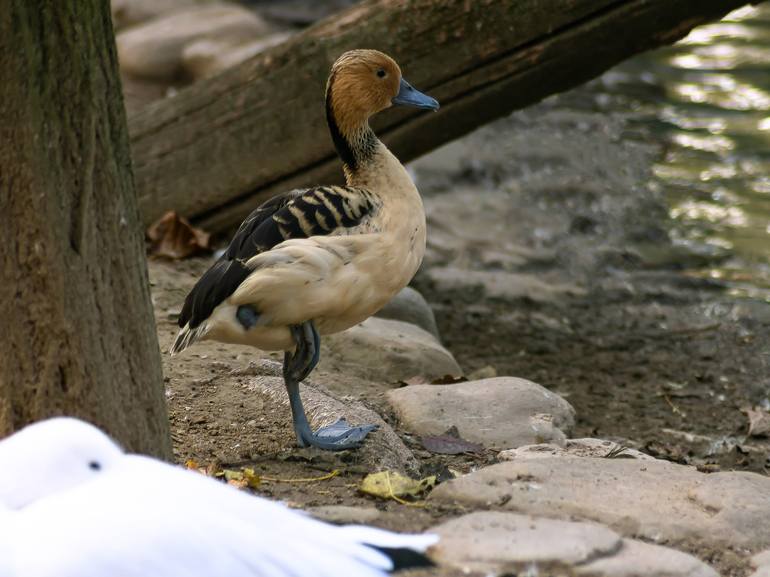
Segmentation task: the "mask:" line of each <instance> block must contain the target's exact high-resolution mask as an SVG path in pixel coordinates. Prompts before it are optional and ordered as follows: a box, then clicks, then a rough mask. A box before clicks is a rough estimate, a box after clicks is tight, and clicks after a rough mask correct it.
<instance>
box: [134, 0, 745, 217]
mask: <svg viewBox="0 0 770 577" xmlns="http://www.w3.org/2000/svg"><path fill="white" fill-rule="evenodd" d="M744 3H745V0H483V1H482V0H368V1H365V2H362V3H361V4H359V5H356V6H354V7H352V8H351V9H350V10H348V11H346V12H344V13H342V14H340V15H336V16H333V17H331V18H329V19H328V20H326V21H323V22H320V23H318V24H317V25H315V26H313V27H311V28H309V29H307V30H306V31H304V32H302V33H301V34H298V35H297V36H295V37H293V38H292V39H290V40H288V41H287V42H285V43H284V44H282V45H280V46H277V47H275V48H273V49H272V50H269V51H268V52H266V53H263V54H261V55H258V56H256V57H255V58H253V59H251V60H249V61H247V62H245V63H243V64H241V65H239V66H236V67H234V68H232V69H230V70H228V71H226V72H225V73H223V74H221V75H220V76H218V77H215V78H212V79H209V80H207V81H204V82H201V83H199V84H196V85H194V86H192V87H190V88H188V89H186V90H183V91H181V92H180V93H179V94H178V95H176V96H175V97H173V98H169V99H167V100H165V101H160V102H157V103H155V104H153V105H151V106H150V107H149V108H148V109H146V110H144V111H142V112H140V113H138V114H137V115H136V116H135V117H133V118H132V119H130V123H129V128H130V132H131V139H132V140H131V143H132V149H133V154H134V164H135V167H136V175H137V190H138V193H139V207H140V210H141V212H142V216H143V219H144V223H145V224H149V223H151V222H153V221H154V220H155V219H157V218H158V217H160V216H161V215H162V214H163V213H164V212H166V211H167V210H172V209H173V210H176V211H178V212H180V213H181V214H183V215H184V216H187V217H189V218H191V219H192V220H193V221H194V222H196V223H198V224H201V225H203V226H204V227H206V228H208V229H209V230H212V231H222V230H226V229H227V228H229V227H232V226H234V225H236V224H238V223H239V222H240V221H241V219H242V218H243V217H244V216H245V215H246V214H248V212H249V211H250V210H252V209H253V208H254V207H255V206H257V205H258V204H259V203H261V202H263V201H264V200H267V199H268V198H270V197H271V196H272V195H274V194H276V193H278V192H282V191H284V190H288V189H291V188H294V187H299V186H307V185H310V184H318V183H326V182H334V181H336V180H339V179H340V177H341V171H340V165H339V161H338V160H337V159H336V157H335V155H334V152H333V148H332V144H331V139H330V138H329V136H328V135H327V132H326V127H325V120H324V108H323V93H324V84H325V82H326V76H327V74H328V72H329V67H330V65H331V63H332V62H333V60H334V59H335V58H336V57H337V56H339V55H340V54H341V53H342V52H343V51H345V50H348V49H351V48H361V47H365V48H378V49H380V50H383V51H384V52H387V53H389V54H391V55H392V56H394V57H395V58H396V60H397V61H398V62H399V63H400V64H401V67H402V70H403V72H404V75H405V76H406V78H408V79H409V81H410V82H411V83H412V84H413V85H414V86H415V87H417V88H418V89H420V90H423V91H425V92H427V93H429V94H430V95H431V96H435V97H436V98H437V99H438V100H439V101H440V102H441V110H439V111H438V112H437V113H425V112H423V113H418V112H415V111H405V110H398V111H396V110H393V111H389V112H386V113H384V114H382V115H381V116H380V117H379V118H378V119H377V121H375V122H374V127H375V129H376V131H377V133H378V134H379V135H380V136H381V138H382V139H383V140H384V141H385V143H386V144H387V145H388V146H389V147H390V148H391V149H392V150H393V151H394V152H395V153H396V155H397V156H399V158H401V159H402V160H403V161H409V160H411V159H413V158H415V157H417V156H419V155H421V154H424V153H425V152H428V151H430V150H432V149H434V148H436V147H438V146H440V145H441V144H444V143H446V142H448V141H450V140H452V139H455V138H458V137H459V136H462V135H463V134H466V133H468V132H470V131H471V130H473V129H475V128H477V127H478V126H481V125H482V124H484V123H486V122H489V121H491V120H493V119H495V118H498V117H500V116H503V115H505V114H508V113H509V112H511V111H512V110H514V109H516V108H521V107H524V106H527V105H528V104H532V103H534V102H537V101H538V100H540V99H541V98H543V97H545V96H547V95H549V94H553V93H555V92H559V91H562V90H565V89H567V88H570V87H572V86H576V85H578V84H580V83H582V82H585V81H586V80H588V79H590V78H592V77H594V76H596V75H598V74H600V73H601V72H603V71H604V70H606V69H608V68H609V67H611V66H613V65H614V64H616V63H618V62H620V61H621V60H623V59H625V58H627V57H629V56H631V55H633V54H636V53H638V52H641V51H643V50H647V49H650V48H653V47H656V46H659V45H662V44H668V43H671V42H673V41H675V40H677V39H679V38H681V37H683V36H684V35H685V34H687V32H688V31H689V30H690V29H692V28H693V27H694V26H696V25H698V24H700V23H702V22H705V21H708V20H713V19H716V18H719V17H721V16H722V15H724V14H726V13H727V12H729V11H730V10H731V9H733V8H736V7H738V6H740V5H742V4H744Z"/></svg>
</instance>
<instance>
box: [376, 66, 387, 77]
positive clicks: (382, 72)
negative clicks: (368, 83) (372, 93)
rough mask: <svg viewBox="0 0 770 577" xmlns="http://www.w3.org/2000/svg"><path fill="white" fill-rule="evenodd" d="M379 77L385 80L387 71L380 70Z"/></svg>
mask: <svg viewBox="0 0 770 577" xmlns="http://www.w3.org/2000/svg"><path fill="white" fill-rule="evenodd" d="M377 76H379V77H380V78H385V71H384V70H383V69H382V68H380V69H379V70H378V71H377Z"/></svg>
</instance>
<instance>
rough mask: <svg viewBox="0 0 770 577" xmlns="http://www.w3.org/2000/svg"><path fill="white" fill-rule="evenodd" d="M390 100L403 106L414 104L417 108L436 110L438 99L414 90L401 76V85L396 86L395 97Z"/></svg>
mask: <svg viewBox="0 0 770 577" xmlns="http://www.w3.org/2000/svg"><path fill="white" fill-rule="evenodd" d="M392 102H393V104H401V105H404V106H416V107H417V108H428V109H430V110H438V101H437V100H436V99H435V98H431V97H430V96H428V95H427V94H423V93H422V92H420V91H419V90H415V88H414V87H413V86H412V85H411V84H409V83H408V82H407V81H406V80H404V79H403V78H402V79H401V85H400V86H399V88H398V94H396V97H395V98H394V99H393V100H392Z"/></svg>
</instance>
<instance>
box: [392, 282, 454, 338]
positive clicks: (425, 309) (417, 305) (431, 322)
mask: <svg viewBox="0 0 770 577" xmlns="http://www.w3.org/2000/svg"><path fill="white" fill-rule="evenodd" d="M377 316H378V317H380V318H382V319H392V320H396V321H404V322H406V323H412V324H413V325H417V326H418V327H420V328H421V329H424V330H426V331H428V332H429V333H430V334H432V335H433V336H434V337H436V339H437V340H441V337H440V336H439V334H438V327H437V326H436V317H435V316H434V315H433V309H431V308H430V305H429V304H428V301H426V300H425V297H423V296H422V295H421V294H420V293H419V292H417V291H416V290H415V289H413V288H412V287H405V288H403V289H402V290H401V292H399V293H398V294H397V295H396V296H395V297H393V299H392V300H391V301H390V302H389V303H388V304H386V305H385V306H384V307H383V308H382V309H380V311H379V312H378V313H377Z"/></svg>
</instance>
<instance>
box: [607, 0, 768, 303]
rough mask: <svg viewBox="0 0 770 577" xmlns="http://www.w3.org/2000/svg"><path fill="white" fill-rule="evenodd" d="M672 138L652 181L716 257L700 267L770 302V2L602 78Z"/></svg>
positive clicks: (682, 226)
mask: <svg viewBox="0 0 770 577" xmlns="http://www.w3.org/2000/svg"><path fill="white" fill-rule="evenodd" d="M602 82H603V84H604V87H603V88H604V89H605V90H607V91H609V92H611V93H612V94H613V96H614V97H615V98H614V100H615V101H616V102H617V99H618V98H619V99H620V102H621V105H622V106H625V107H629V108H630V109H631V110H634V111H635V113H636V116H635V122H638V123H641V124H642V125H643V126H644V127H645V129H646V131H652V133H653V135H654V136H655V138H656V140H659V141H661V142H664V143H665V153H664V156H663V157H662V158H661V159H660V161H659V162H658V163H657V164H656V165H655V167H654V180H653V182H652V183H651V186H654V187H658V188H659V189H660V190H661V191H662V192H663V193H664V194H665V196H666V198H667V199H668V200H669V206H670V212H671V216H672V217H673V218H674V219H675V222H676V226H675V228H674V231H673V233H672V234H673V235H674V237H675V240H676V242H678V243H682V244H685V245H688V246H689V247H690V248H692V249H693V250H695V251H698V252H700V253H706V254H710V255H711V256H712V257H713V258H710V259H708V263H709V264H708V265H705V266H703V267H702V268H699V269H697V270H693V271H691V272H692V274H699V275H707V276H709V277H712V278H718V279H722V280H723V281H724V282H725V283H726V284H727V286H728V287H729V290H730V292H731V293H732V294H734V295H736V296H745V297H753V298H760V299H764V300H767V301H768V302H770V6H768V5H762V6H758V7H746V8H741V9H739V10H736V11H735V12H732V13H731V14H730V15H728V16H727V17H726V18H725V19H724V20H722V21H721V22H717V23H713V24H709V25H705V26H701V27H699V28H697V29H695V30H693V31H692V32H691V33H690V35H689V36H688V37H687V38H685V39H684V40H682V41H681V42H679V43H678V44H676V45H674V46H671V47H668V48H664V49H661V50H657V51H655V52H652V53H650V54H645V55H641V56H639V57H636V58H634V59H633V60H631V61H629V62H627V63H624V64H623V65H621V66H620V67H618V68H616V69H614V70H613V71H611V72H610V73H608V74H607V75H605V76H604V77H603V79H602Z"/></svg>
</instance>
